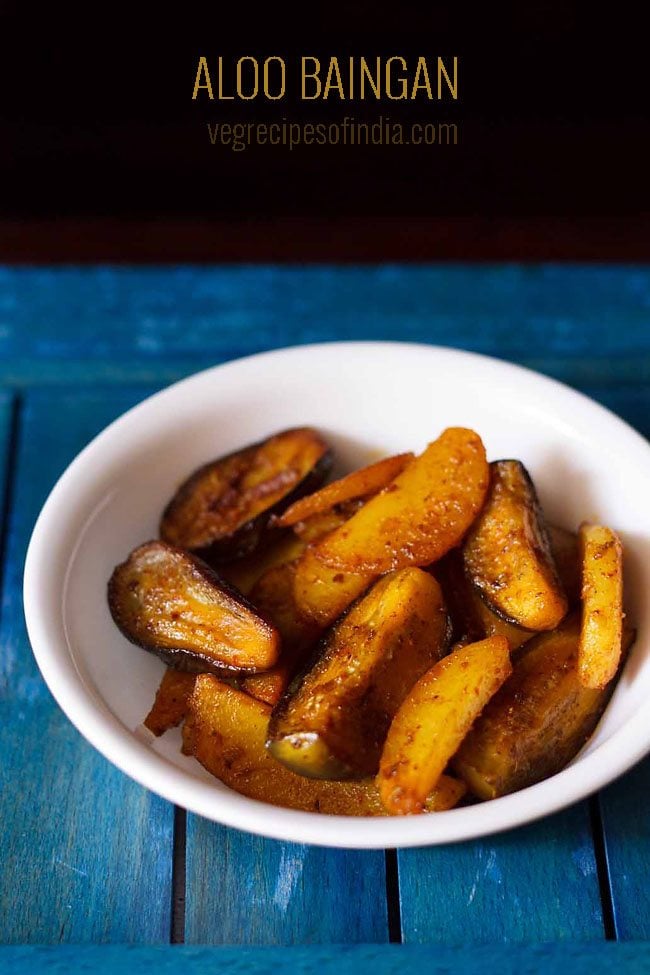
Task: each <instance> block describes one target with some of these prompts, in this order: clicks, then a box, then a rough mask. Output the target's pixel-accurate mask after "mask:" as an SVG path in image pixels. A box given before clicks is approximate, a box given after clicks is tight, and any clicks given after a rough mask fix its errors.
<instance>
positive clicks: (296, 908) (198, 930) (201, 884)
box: [185, 816, 388, 945]
mask: <svg viewBox="0 0 650 975" xmlns="http://www.w3.org/2000/svg"><path fill="white" fill-rule="evenodd" d="M384 859H385V858H384V854H383V852H381V851H379V852H377V851H371V852H362V851H355V850H329V849H322V848H319V847H315V846H298V845H296V844H292V843H279V842H276V841H274V840H265V839H262V838H261V837H259V836H249V835H247V834H245V833H240V832H239V831H237V830H231V829H225V828H223V827H221V826H217V825H216V824H214V823H210V822H207V821H206V820H204V819H200V818H198V817H197V816H188V824H187V872H186V878H187V894H186V906H187V912H186V921H185V940H186V942H188V943H191V944H248V945H282V944H285V945H295V944H354V943H361V942H384V941H388V922H387V910H386V875H385V864H384Z"/></svg>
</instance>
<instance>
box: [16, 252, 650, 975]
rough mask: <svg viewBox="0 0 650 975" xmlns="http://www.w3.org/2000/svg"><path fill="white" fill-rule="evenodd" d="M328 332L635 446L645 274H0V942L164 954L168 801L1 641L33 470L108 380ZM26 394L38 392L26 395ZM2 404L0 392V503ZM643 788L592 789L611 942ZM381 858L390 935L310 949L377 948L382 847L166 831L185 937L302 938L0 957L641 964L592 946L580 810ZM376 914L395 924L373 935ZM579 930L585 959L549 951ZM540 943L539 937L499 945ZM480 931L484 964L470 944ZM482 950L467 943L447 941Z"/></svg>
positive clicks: (139, 379)
mask: <svg viewBox="0 0 650 975" xmlns="http://www.w3.org/2000/svg"><path fill="white" fill-rule="evenodd" d="M345 338H354V339H364V338H368V339H382V338H383V339H401V340H412V341H420V342H435V343H441V344H446V345H455V346H459V347H461V348H466V349H471V350H475V351H479V352H485V353H488V354H492V355H497V356H499V357H501V358H507V359H512V360H514V361H519V362H522V363H524V364H528V365H531V366H533V367H535V368H539V369H540V370H541V371H543V372H546V373H548V374H549V375H553V376H556V377H558V378H560V379H564V380H566V381H568V382H570V383H572V384H574V385H576V386H578V387H579V388H582V389H583V390H585V391H586V392H588V393H589V394H590V395H593V396H595V398H597V399H599V400H601V401H602V402H604V403H605V404H606V405H608V406H609V407H610V408H612V409H613V410H614V411H615V412H617V413H619V414H621V415H622V416H623V417H624V418H625V419H627V420H628V421H629V422H631V423H632V424H633V425H634V426H636V427H637V428H638V429H639V430H640V431H641V432H642V433H644V434H645V435H646V436H650V269H648V268H634V267H632V268H625V267H616V268H613V267H605V268H598V267H570V266H568V267H557V266H555V267H554V266H536V267H522V266H514V265H510V266H498V267H490V266H481V267H463V266H453V265H452V266H438V267H396V266H386V267H363V268H354V267H346V268H333V267H316V268H272V267H261V268H252V267H238V268H191V267H185V268H171V269H129V268H119V269H116V268H86V269H82V270H79V269H74V268H70V269H59V270H46V269H32V270H29V269H0V382H2V383H5V384H7V385H9V386H13V387H17V386H18V387H22V388H23V390H24V395H25V400H24V405H23V408H22V412H21V413H20V422H19V425H18V429H17V433H18V439H17V443H16V445H15V447H16V454H17V463H16V467H15V469H14V470H13V472H12V476H13V482H12V491H11V499H12V503H11V510H10V512H9V519H8V524H7V526H6V528H7V534H6V537H5V539H4V541H5V543H6V544H5V548H4V551H5V556H6V558H5V565H4V567H3V570H4V584H3V591H2V604H1V606H0V754H2V755H3V761H2V763H0V783H1V784H2V789H3V798H2V800H1V802H2V819H3V824H2V825H3V856H2V857H1V858H0V942H2V941H4V942H11V943H19V942H31V943H35V942H45V943H51V944H57V943H59V942H61V941H63V942H66V941H68V942H70V941H76V942H118V941H121V942H136V943H137V942H140V943H147V942H165V941H167V940H168V937H169V930H170V904H171V899H172V898H171V894H172V892H171V858H172V810H171V807H169V806H168V805H167V804H165V803H163V802H162V801H160V800H158V799H156V798H155V797H153V796H151V795H149V794H147V793H146V792H144V791H143V790H142V789H140V788H139V787H137V786H136V785H134V784H133V783H131V782H130V781H128V780H127V779H126V778H125V777H124V776H122V775H121V774H120V773H119V772H117V771H116V770H114V769H112V768H111V766H110V765H109V764H108V763H107V762H105V761H104V760H103V759H102V758H100V757H99V756H98V755H96V754H95V753H94V752H93V751H92V749H90V747H89V746H87V745H86V744H85V743H84V742H83V741H82V739H81V738H80V736H79V735H78V734H77V733H76V732H75V731H74V730H73V729H72V728H71V726H70V725H69V724H68V722H67V721H66V719H65V718H64V717H63V715H62V714H61V712H60V711H59V710H58V708H56V706H55V705H54V704H53V702H52V700H51V698H50V697H49V695H48V693H47V691H46V690H45V688H44V686H43V684H42V681H41V680H40V677H39V676H38V673H37V671H36V668H35V665H34V663H33V660H32V657H31V654H30V652H29V648H28V645H27V641H26V636H25V632H24V626H23V621H22V606H21V582H22V563H23V557H24V551H25V547H26V542H27V539H28V535H29V532H30V530H31V527H32V524H33V521H34V518H35V516H36V514H37V511H38V508H39V507H40V504H41V502H42V500H43V499H44V498H45V496H46V494H47V492H48V491H49V489H50V487H51V485H52V483H53V481H54V479H55V477H56V476H57V474H58V473H59V472H60V470H61V469H62V468H63V466H65V464H66V463H67V461H68V460H69V459H70V458H71V457H72V455H73V454H74V453H75V452H76V451H77V450H78V449H79V448H80V447H81V446H82V445H83V444H84V443H85V442H86V441H87V440H88V439H89V438H90V437H91V436H92V435H93V434H94V433H95V432H96V431H97V430H98V429H99V428H100V427H101V426H103V425H104V424H105V423H107V422H109V420H111V419H112V418H113V417H114V416H115V415H117V414H118V413H119V412H121V411H122V410H123V409H125V408H127V407H128V406H130V405H131V404H132V403H133V402H135V401H136V400H137V399H139V398H141V397H142V396H144V395H146V394H147V393H148V392H149V390H148V389H144V388H137V389H127V388H125V385H126V384H132V383H148V384H151V385H152V386H161V385H164V384H166V383H167V382H169V381H171V380H173V379H176V378H178V377H180V376H182V375H184V374H187V373H189V372H192V371H195V370H197V369H201V368H205V367H206V366H208V365H211V364H213V363H217V362H221V361H224V360H226V359H229V358H233V357H235V356H239V355H245V354H249V353H252V352H257V351H261V350H264V349H269V348H275V347H279V346H285V345H290V344H296V343H305V342H316V341H323V340H337V339H345ZM45 384H48V385H49V386H50V390H49V392H48V391H45V392H43V391H38V390H36V391H34V387H39V386H43V385H45ZM98 384H105V386H104V387H103V388H99V387H98ZM53 386H56V387H57V388H56V389H55V388H52V387H53ZM116 386H118V387H119V389H117V390H116V389H115V387H116ZM9 396H10V394H9V393H4V394H3V393H0V512H1V511H2V510H3V506H2V503H1V496H2V492H3V489H4V482H5V477H4V476H3V465H4V462H5V460H6V457H7V450H6V447H7V432H8V420H9V415H10V398H9ZM0 531H2V525H1V524H0ZM649 776H650V765H649V764H648V763H644V764H642V765H641V766H639V767H638V768H637V769H636V770H634V771H633V772H632V773H631V774H630V775H628V776H626V777H625V778H624V779H622V780H621V781H620V782H618V783H616V784H615V785H613V786H611V787H610V788H609V789H608V790H606V792H605V793H604V794H603V796H602V800H601V807H602V819H603V824H604V839H605V844H606V850H607V857H608V865H609V870H610V878H609V879H610V887H611V897H612V904H613V912H614V920H615V924H616V931H617V935H618V937H619V938H621V939H626V940H627V939H639V938H648V937H650V933H649V928H650V896H649V895H648V884H647V877H648V876H649V875H650V830H649V828H648V825H647V817H646V816H645V815H644V809H645V796H646V794H647V792H648V788H649V787H650V778H649ZM601 866H602V865H601ZM398 867H399V880H400V909H401V930H402V936H403V938H404V940H405V941H406V942H407V945H406V946H404V948H403V949H400V950H398V951H397V952H395V950H394V949H392V948H390V947H388V946H384V947H382V948H381V949H378V948H374V947H365V948H358V949H355V948H353V947H350V948H347V949H344V950H342V951H339V950H336V949H331V948H325V947H323V948H321V947H319V945H325V944H328V943H333V942H342V943H346V944H348V945H352V944H353V943H361V942H377V943H379V942H384V941H386V939H387V904H386V872H385V865H384V857H383V854H381V853H354V852H350V851H328V850H319V849H316V848H305V847H297V846H292V845H288V844H281V843H276V842H273V841H266V840H262V839H260V838H256V837H250V836H247V835H245V834H241V833H238V832H236V831H232V830H226V829H223V828H221V827H218V826H216V825H214V824H211V823H208V822H206V821H202V820H199V819H197V818H196V817H192V816H189V817H188V828H187V863H186V891H185V893H186V918H185V932H186V938H187V940H188V941H189V942H193V943H199V942H212V943H215V944H221V945H223V944H227V943H230V944H236V945H238V946H243V945H246V944H248V945H280V944H286V945H290V944H294V945H312V946H313V947H310V948H308V949H305V950H304V951H303V950H302V949H299V948H296V949H294V950H292V951H288V952H283V951H277V952H276V951H274V950H273V949H269V951H270V953H269V951H259V952H255V951H249V950H248V949H243V948H241V947H240V948H237V949H236V950H232V951H230V950H227V949H219V950H214V951H205V950H203V949H198V948H191V949H190V948H188V949H186V950H179V949H178V948H174V949H169V950H166V951H161V952H159V951H154V952H147V951H146V950H142V951H136V950H135V949H132V950H131V951H129V950H127V949H123V948H115V949H112V948H111V949H109V948H106V949H104V953H103V954H102V952H101V951H99V950H98V952H97V953H95V952H93V951H92V949H89V953H88V952H86V953H84V952H83V951H82V952H80V951H79V949H73V950H71V952H68V950H67V949H59V951H58V952H56V951H55V952H54V953H53V954H48V953H47V952H45V953H41V952H40V951H39V950H35V951H34V952H26V953H25V952H20V951H19V952H13V953H11V954H7V952H6V951H5V954H4V956H0V967H2V965H3V964H4V965H5V967H6V969H7V970H9V971H12V970H13V971H21V972H22V971H23V970H25V968H26V967H28V968H29V969H30V972H34V973H37V972H40V971H56V970H58V969H59V968H60V970H70V968H72V969H73V970H74V966H75V965H86V966H92V967H93V969H94V970H96V971H99V972H102V971H107V972H108V971H110V970H112V968H111V967H110V966H112V967H120V968H123V967H125V966H126V967H129V966H130V965H131V964H132V963H133V964H137V965H138V966H139V967H140V968H141V970H143V971H147V970H148V968H152V969H153V968H154V967H155V969H156V972H157V975H164V973H165V971H167V970H169V969H170V968H171V966H172V965H174V966H177V965H178V964H179V962H180V964H182V966H183V969H184V970H186V971H187V972H188V973H190V975H193V973H194V972H196V973H199V972H202V971H203V970H204V969H206V968H207V966H210V970H211V971H215V970H216V971H224V972H234V971H239V970H244V969H246V970H248V971H252V972H266V971H269V970H270V969H271V967H272V968H273V969H274V970H276V969H278V968H280V969H281V968H282V967H284V966H288V965H289V966H291V968H292V970H293V971H295V972H297V973H302V972H303V971H304V972H306V971H307V970H308V969H310V970H316V969H318V970H322V971H325V972H327V971H331V970H333V969H334V967H336V971H337V975H345V972H346V971H347V969H352V967H354V968H355V969H362V970H363V969H364V968H366V967H370V968H372V969H374V970H375V971H376V972H377V973H378V975H383V973H384V972H392V971H397V968H398V966H399V969H400V971H401V970H403V966H404V964H405V963H406V964H413V965H418V966H419V967H422V966H423V965H425V964H426V968H427V970H429V971H432V972H434V973H435V972H442V971H448V970H451V969H452V968H453V969H454V970H457V971H460V972H462V973H463V975H464V973H466V972H473V971H478V970H479V968H480V970H481V972H482V973H488V972H490V971H491V970H495V971H496V970H497V969H498V970H499V973H500V975H509V973H510V971H512V972H515V971H517V972H519V971H531V972H532V971H540V972H546V971H549V972H550V971H554V970H556V969H558V968H559V969H561V970H564V969H568V970H571V971H572V972H574V973H576V975H583V973H584V975H587V972H589V973H590V975H591V973H594V972H596V973H598V972H600V971H604V969H605V965H607V967H611V966H612V965H616V966H617V967H618V968H620V970H621V971H623V972H627V971H644V970H646V969H647V968H650V966H648V964H647V959H648V955H649V952H648V948H647V946H645V945H638V946H637V945H635V946H628V947H624V946H618V947H614V946H611V945H609V944H606V943H605V942H603V941H602V937H603V916H602V915H603V912H602V908H601V904H600V900H599V898H598V884H597V880H598V878H597V875H596V861H595V852H594V845H593V843H592V838H591V834H590V824H589V820H588V816H587V811H586V806H585V805H584V804H582V805H578V806H577V807H575V808H574V809H572V810H569V811H568V812H566V813H562V814H560V815H559V816H555V817H553V818H552V819H548V820H546V821H544V822H542V823H539V824H535V825H533V826H530V827H526V828H524V829H522V830H518V831H514V832H512V833H508V834H505V835H503V836H498V837H493V838H490V839H487V840H485V841H482V842H477V843H468V844H462V845H460V846H455V847H447V848H444V849H432V850H419V851H404V852H401V853H399V854H398ZM393 907H394V905H393ZM394 924H395V916H393V933H394ZM579 939H586V940H588V941H593V942H594V944H592V945H587V946H584V945H581V946H575V945H573V944H569V942H572V941H573V940H579ZM544 940H547V941H550V942H554V943H555V944H553V945H551V946H549V947H538V948H534V949H528V948H527V949H523V948H522V949H520V948H518V947H517V945H516V942H520V941H531V942H532V941H534V942H539V941H544ZM505 941H507V942H510V945H509V946H508V948H507V949H505V950H504V949H501V948H499V947H494V945H495V943H497V942H505ZM422 942H427V943H431V942H434V943H435V944H436V945H437V947H433V948H425V947H422V948H420V947H419V946H418V944H416V943H422ZM485 942H489V943H491V944H492V947H491V948H488V947H486V948H477V949H476V950H475V951H470V950H469V949H468V948H467V947H465V948H463V949H453V950H452V949H450V948H449V946H450V945H454V944H461V943H463V944H465V945H466V946H467V945H471V944H477V943H485ZM513 942H514V943H515V944H512V943H513ZM558 942H563V944H562V945H559V944H558ZM440 946H442V947H440ZM10 966H13V968H11V967H10ZM16 966H22V967H16ZM39 966H40V967H39Z"/></svg>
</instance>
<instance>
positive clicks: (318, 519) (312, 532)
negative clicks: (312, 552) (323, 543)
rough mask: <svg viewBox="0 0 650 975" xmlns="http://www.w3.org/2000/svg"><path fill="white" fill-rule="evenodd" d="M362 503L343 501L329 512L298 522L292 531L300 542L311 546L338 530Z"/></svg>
mask: <svg viewBox="0 0 650 975" xmlns="http://www.w3.org/2000/svg"><path fill="white" fill-rule="evenodd" d="M363 504H364V502H363V501H359V500H355V501H343V502H342V503H341V504H337V505H334V507H333V508H330V509H329V511H322V512H321V513H320V514H317V515H312V516H311V517H310V518H307V519H306V521H298V522H296V524H295V525H293V526H292V528H293V531H294V532H295V533H296V535H298V537H299V538H300V539H301V541H302V542H304V543H306V544H311V543H312V542H317V541H318V540H319V539H321V538H324V537H325V535H329V533H330V532H333V531H334V529H335V528H340V526H341V525H344V524H345V522H346V521H349V519H350V518H351V517H352V515H354V514H356V513H357V511H358V510H359V508H361V507H363Z"/></svg>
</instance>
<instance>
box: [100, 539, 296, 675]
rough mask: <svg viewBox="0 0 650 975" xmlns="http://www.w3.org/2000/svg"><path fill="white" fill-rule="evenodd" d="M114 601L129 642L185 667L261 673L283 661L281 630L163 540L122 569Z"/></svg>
mask: <svg viewBox="0 0 650 975" xmlns="http://www.w3.org/2000/svg"><path fill="white" fill-rule="evenodd" d="M108 604H109V607H110V611H111V613H112V616H113V619H114V620H115V622H116V623H117V625H118V627H119V628H120V630H121V631H122V633H123V634H124V636H125V637H126V638H127V640H130V641H131V642H132V643H135V644H137V645H138V646H140V647H143V648H144V649H145V650H150V651H151V652H153V653H155V654H157V655H158V656H159V657H161V658H162V659H163V660H164V661H165V662H166V663H168V664H170V665H172V666H174V667H177V668H179V669H182V670H189V671H192V672H194V673H202V672H204V671H215V672H217V673H218V672H219V670H220V669H223V668H224V667H225V668H230V669H233V670H251V671H256V670H264V669H266V668H268V667H272V666H273V664H274V663H275V662H276V661H277V659H278V653H279V650H280V634H279V633H278V631H277V630H276V629H275V627H274V626H272V625H271V624H270V623H269V622H268V621H267V620H265V619H263V618H262V617H261V616H260V615H259V614H258V613H256V612H255V610H254V609H253V607H252V606H251V605H250V603H248V602H247V601H246V600H245V598H244V597H243V596H241V595H240V594H238V593H237V592H236V591H235V590H234V589H232V588H230V587H229V586H228V585H227V584H226V583H225V582H224V581H223V580H222V579H220V578H219V577H218V576H217V574H216V573H215V572H213V571H212V569H210V568H209V566H207V565H206V564H205V563H204V562H202V561H201V560H200V559H197V558H195V557H194V556H192V555H189V554H188V553H187V552H183V551H181V550H180V549H177V548H174V547H172V546H171V545H166V544H165V543H164V542H157V541H154V542H147V543H146V544H145V545H141V546H140V547H139V548H137V549H135V551H134V552H132V553H131V555H130V556H129V558H128V559H127V560H126V562H123V563H122V564H121V565H118V566H117V568H116V569H115V571H114V572H113V575H112V576H111V579H110V582H109V584H108Z"/></svg>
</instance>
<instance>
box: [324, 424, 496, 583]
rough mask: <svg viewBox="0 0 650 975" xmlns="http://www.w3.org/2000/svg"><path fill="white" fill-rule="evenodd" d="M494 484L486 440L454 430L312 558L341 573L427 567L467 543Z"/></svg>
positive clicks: (348, 522) (437, 442) (447, 432)
mask: <svg viewBox="0 0 650 975" xmlns="http://www.w3.org/2000/svg"><path fill="white" fill-rule="evenodd" d="M488 482H489V469H488V464H487V461H486V459H485V448H484V447H483V444H482V443H481V438H480V437H479V436H478V434H476V433H474V431H473V430H466V429H464V428H462V427H451V428H450V429H448V430H445V431H444V432H443V433H442V434H441V435H440V437H438V439H437V440H436V441H435V442H434V443H432V444H429V446H428V447H427V449H426V450H425V451H424V453H423V454H421V455H420V456H419V457H416V458H415V460H413V461H411V463H410V464H408V465H407V467H406V468H405V469H404V470H403V471H402V473H401V474H399V475H398V476H397V477H396V478H395V480H394V481H392V483H391V484H389V485H388V487H386V488H384V490H383V491H381V492H380V493H379V494H377V495H375V497H374V498H371V499H370V501H368V502H367V503H366V504H365V505H364V506H363V507H362V508H361V510H360V511H358V512H357V514H356V515H353V516H352V518H350V520H349V521H347V522H346V523H345V524H344V525H342V526H341V527H340V528H338V529H337V530H336V531H334V532H332V533H331V534H330V535H327V536H326V537H325V538H324V539H323V540H322V541H320V542H318V543H317V544H316V546H315V549H314V552H315V554H316V556H317V557H318V558H319V559H320V560H321V561H322V562H324V563H325V564H326V565H328V566H330V567H331V568H334V569H340V570H341V571H343V572H355V573H367V572H369V573H374V574H375V575H380V574H382V573H384V572H389V571H391V570H395V569H400V568H403V567H405V566H407V565H429V564H430V563H431V562H435V561H437V560H438V559H440V558H442V556H443V555H444V554H445V553H446V552H448V551H449V550H450V549H451V548H453V547H454V546H455V545H458V543H459V542H460V541H461V539H462V537H463V536H464V534H465V532H466V531H467V529H468V528H469V527H470V525H471V524H472V522H473V521H474V519H475V518H476V515H477V514H478V512H479V511H480V510H481V507H482V505H483V502H484V500H485V495H486V492H487V488H488Z"/></svg>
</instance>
